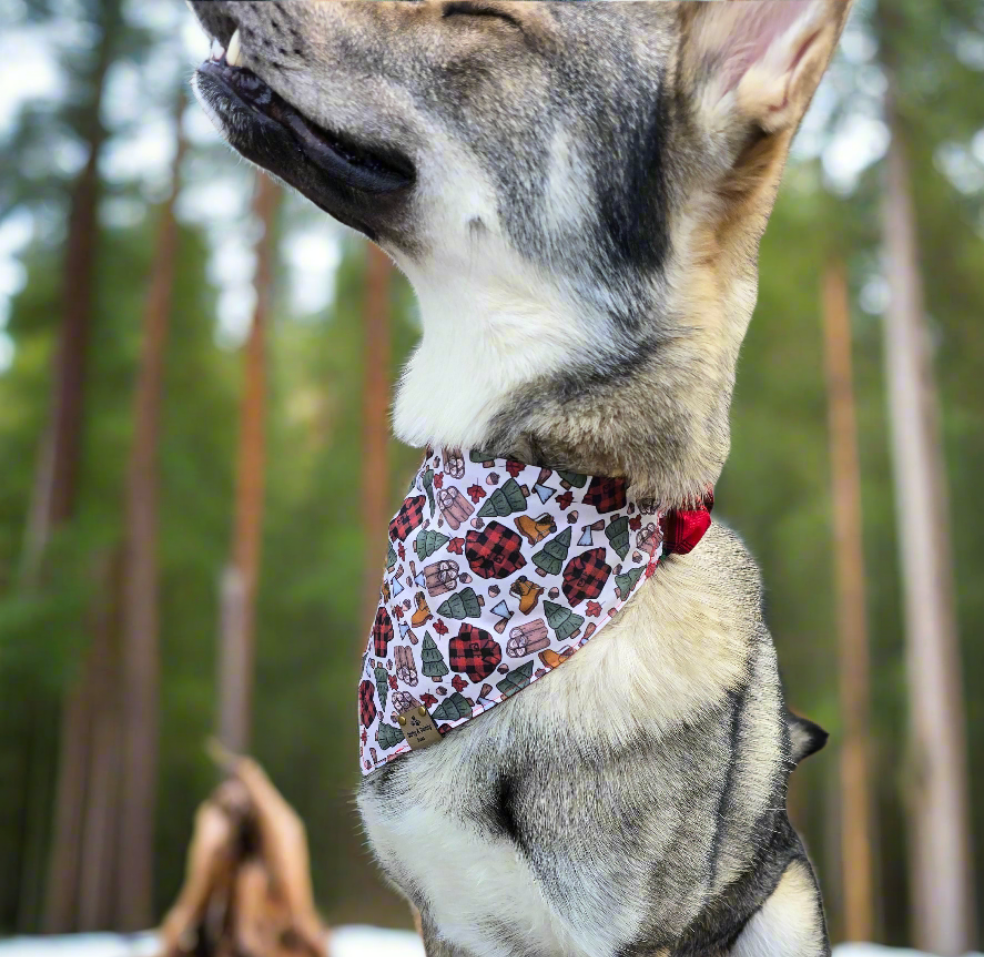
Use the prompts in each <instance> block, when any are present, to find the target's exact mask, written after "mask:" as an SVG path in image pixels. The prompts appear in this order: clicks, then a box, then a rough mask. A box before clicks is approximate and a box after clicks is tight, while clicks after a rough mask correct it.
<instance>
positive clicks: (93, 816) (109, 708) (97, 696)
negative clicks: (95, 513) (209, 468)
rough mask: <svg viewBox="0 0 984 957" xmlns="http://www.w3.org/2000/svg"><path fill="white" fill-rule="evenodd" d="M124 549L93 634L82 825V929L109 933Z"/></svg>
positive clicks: (107, 580)
mask: <svg viewBox="0 0 984 957" xmlns="http://www.w3.org/2000/svg"><path fill="white" fill-rule="evenodd" d="M122 579H123V555H122V549H121V548H118V549H115V550H114V552H113V554H112V555H110V556H109V558H108V560H107V561H106V563H105V568H104V569H103V575H102V581H100V582H99V586H98V591H99V594H100V596H101V599H102V601H101V606H100V608H99V609H98V612H97V615H96V621H95V623H94V626H93V629H92V648H91V650H90V658H89V664H88V668H89V674H90V683H91V696H90V705H89V710H90V713H91V716H90V728H89V741H90V745H89V766H88V780H87V782H86V785H87V786H86V802H85V813H84V816H83V819H82V832H81V838H80V840H81V843H82V847H81V855H80V863H79V878H80V879H79V888H78V919H77V921H76V926H77V929H78V930H80V931H82V932H86V931H95V930H109V929H110V928H112V927H113V923H114V920H115V916H116V914H115V903H116V901H115V887H116V883H115V877H116V867H117V852H118V845H117V841H118V838H119V834H118V828H117V823H116V822H117V819H118V815H119V810H120V798H121V794H120V748H121V744H122V724H121V720H120V687H121V679H120V674H119V669H120V648H119V644H120V624H121V622H120V614H121V611H122V609H121V598H122Z"/></svg>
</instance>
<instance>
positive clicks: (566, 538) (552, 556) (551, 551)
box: [533, 528, 571, 575]
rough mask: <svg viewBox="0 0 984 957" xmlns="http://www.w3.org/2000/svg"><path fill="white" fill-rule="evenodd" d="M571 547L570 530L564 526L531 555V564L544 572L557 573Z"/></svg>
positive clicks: (548, 573)
mask: <svg viewBox="0 0 984 957" xmlns="http://www.w3.org/2000/svg"><path fill="white" fill-rule="evenodd" d="M570 548H571V530H570V528H565V529H564V530H563V531H562V532H561V533H560V534H559V535H556V536H554V537H553V538H551V539H550V541H549V542H547V544H546V545H544V546H543V548H542V549H540V551H538V552H537V553H536V554H535V555H534V556H533V564H534V565H536V567H537V568H539V569H540V570H541V571H542V572H543V573H544V574H547V575H559V574H560V570H561V568H563V567H564V562H565V561H567V553H568V552H569V551H570Z"/></svg>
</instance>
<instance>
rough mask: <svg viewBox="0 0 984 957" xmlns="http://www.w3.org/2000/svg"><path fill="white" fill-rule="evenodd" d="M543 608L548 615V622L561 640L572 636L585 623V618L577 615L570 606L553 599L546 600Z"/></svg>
mask: <svg viewBox="0 0 984 957" xmlns="http://www.w3.org/2000/svg"><path fill="white" fill-rule="evenodd" d="M543 610H544V611H545V612H546V615H547V623H548V624H549V625H550V627H551V628H553V630H554V633H555V634H556V635H557V637H558V638H559V639H560V640H561V641H563V640H564V639H565V638H570V637H571V636H572V635H574V634H575V633H576V632H577V631H579V630H580V628H581V625H583V624H584V619H583V618H582V617H581V616H580V615H575V614H574V612H572V611H571V610H570V608H564V607H563V606H562V605H555V604H554V603H553V602H552V601H545V602H544V603H543Z"/></svg>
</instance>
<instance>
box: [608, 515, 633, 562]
mask: <svg viewBox="0 0 984 957" xmlns="http://www.w3.org/2000/svg"><path fill="white" fill-rule="evenodd" d="M605 538H607V539H608V541H610V542H611V543H612V548H614V549H615V551H616V552H618V557H619V558H623V559H624V558H625V556H626V555H628V554H629V520H628V518H626V517H625V516H624V515H623V516H622V517H621V518H617V519H615V521H614V522H612V523H611V524H610V525H609V526H608V528H606V529H605Z"/></svg>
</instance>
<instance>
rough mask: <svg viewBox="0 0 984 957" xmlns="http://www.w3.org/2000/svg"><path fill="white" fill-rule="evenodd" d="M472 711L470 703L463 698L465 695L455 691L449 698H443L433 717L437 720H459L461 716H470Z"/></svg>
mask: <svg viewBox="0 0 984 957" xmlns="http://www.w3.org/2000/svg"><path fill="white" fill-rule="evenodd" d="M471 713H472V707H471V705H470V704H469V703H468V702H467V701H466V700H465V696H464V695H463V694H461V693H460V692H458V691H456V692H455V693H454V694H453V695H451V697H450V698H445V699H444V701H442V702H441V704H440V706H439V707H438V709H437V710H436V711H435V712H434V714H433V717H434V718H436V719H437V720H438V721H460V720H461V719H462V718H470V717H471Z"/></svg>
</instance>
